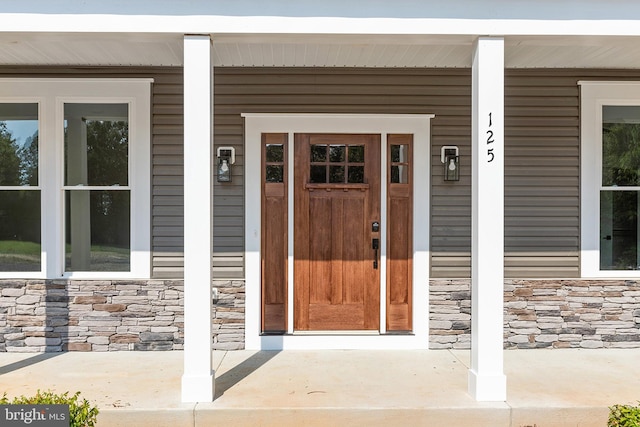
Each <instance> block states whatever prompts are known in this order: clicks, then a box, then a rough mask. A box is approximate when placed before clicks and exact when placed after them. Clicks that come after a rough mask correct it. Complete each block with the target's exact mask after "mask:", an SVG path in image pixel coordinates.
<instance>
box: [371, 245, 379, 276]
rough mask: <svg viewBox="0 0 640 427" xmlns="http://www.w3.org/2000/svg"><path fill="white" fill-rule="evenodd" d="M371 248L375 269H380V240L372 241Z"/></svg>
mask: <svg viewBox="0 0 640 427" xmlns="http://www.w3.org/2000/svg"><path fill="white" fill-rule="evenodd" d="M371 248H373V251H374V255H373V268H374V269H375V270H377V269H378V249H380V239H373V240H371Z"/></svg>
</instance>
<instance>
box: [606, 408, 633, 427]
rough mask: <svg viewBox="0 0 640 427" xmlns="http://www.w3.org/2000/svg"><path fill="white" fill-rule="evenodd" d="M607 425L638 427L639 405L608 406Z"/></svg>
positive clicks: (609, 426)
mask: <svg viewBox="0 0 640 427" xmlns="http://www.w3.org/2000/svg"><path fill="white" fill-rule="evenodd" d="M607 427H640V406H633V405H613V406H611V407H609V421H608V422H607Z"/></svg>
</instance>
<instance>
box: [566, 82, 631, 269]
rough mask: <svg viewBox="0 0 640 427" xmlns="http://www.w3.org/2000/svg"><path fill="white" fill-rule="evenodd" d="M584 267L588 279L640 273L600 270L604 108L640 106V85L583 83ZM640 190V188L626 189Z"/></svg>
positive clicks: (582, 210)
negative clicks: (607, 106)
mask: <svg viewBox="0 0 640 427" xmlns="http://www.w3.org/2000/svg"><path fill="white" fill-rule="evenodd" d="M578 84H579V85H580V89H581V90H580V97H581V106H580V111H581V119H580V129H581V133H580V139H581V148H580V156H581V162H580V168H581V190H580V196H581V205H580V267H581V276H582V277H584V278H589V277H594V278H602V277H611V278H621V277H622V278H637V277H640V270H600V191H601V190H602V189H603V188H604V187H603V186H602V107H603V106H605V105H612V106H640V82H614V81H600V82H592V81H580V82H578ZM624 189H625V190H629V191H639V190H640V187H624Z"/></svg>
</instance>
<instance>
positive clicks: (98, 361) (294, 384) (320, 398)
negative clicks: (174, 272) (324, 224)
mask: <svg viewBox="0 0 640 427" xmlns="http://www.w3.org/2000/svg"><path fill="white" fill-rule="evenodd" d="M504 355H505V372H506V374H507V389H508V391H507V401H506V402H497V403H487V402H484V403H479V402H476V401H474V400H473V399H472V398H471V397H470V396H469V395H468V394H467V369H468V366H469V356H470V353H469V351H468V350H467V351H465V350H452V351H449V350H431V351H427V350H424V351H283V352H274V351H272V352H266V351H265V352H254V351H229V352H224V351H216V352H214V361H215V367H216V400H215V401H214V402H212V403H198V404H185V403H181V402H180V378H181V375H182V357H183V354H182V352H180V351H173V352H110V353H79V352H73V353H48V354H24V353H22V354H17V353H1V354H0V393H3V392H6V393H7V395H8V397H9V398H13V397H14V396H16V395H21V394H33V393H35V391H36V390H37V389H41V390H46V389H51V390H54V391H56V392H64V391H69V392H71V393H74V392H76V391H80V392H82V396H83V397H85V398H87V399H88V400H89V401H91V402H92V403H93V404H97V405H98V407H99V409H100V415H99V416H98V426H100V427H103V426H154V427H161V426H172V427H175V426H213V425H221V426H288V425H291V426H302V425H304V426H404V425H407V426H409V425H411V426H492V427H496V426H514V427H516V426H531V427H533V426H537V427H550V426H558V427H559V426H562V427H564V426H605V425H606V420H607V416H608V412H609V410H608V406H611V405H613V404H616V403H624V404H627V403H630V404H637V401H638V400H640V363H638V360H640V349H616V350H604V349H599V350H509V351H505V353H504Z"/></svg>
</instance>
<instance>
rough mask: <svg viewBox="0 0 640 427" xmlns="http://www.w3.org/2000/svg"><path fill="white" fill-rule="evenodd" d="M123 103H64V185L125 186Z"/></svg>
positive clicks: (126, 129)
mask: <svg viewBox="0 0 640 427" xmlns="http://www.w3.org/2000/svg"><path fill="white" fill-rule="evenodd" d="M128 111H129V106H128V105H127V104H65V106H64V120H65V142H64V154H65V185H88V186H119V185H121V186H127V185H129V172H128V171H129V160H128V159H129V123H128V115H129V113H128Z"/></svg>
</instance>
